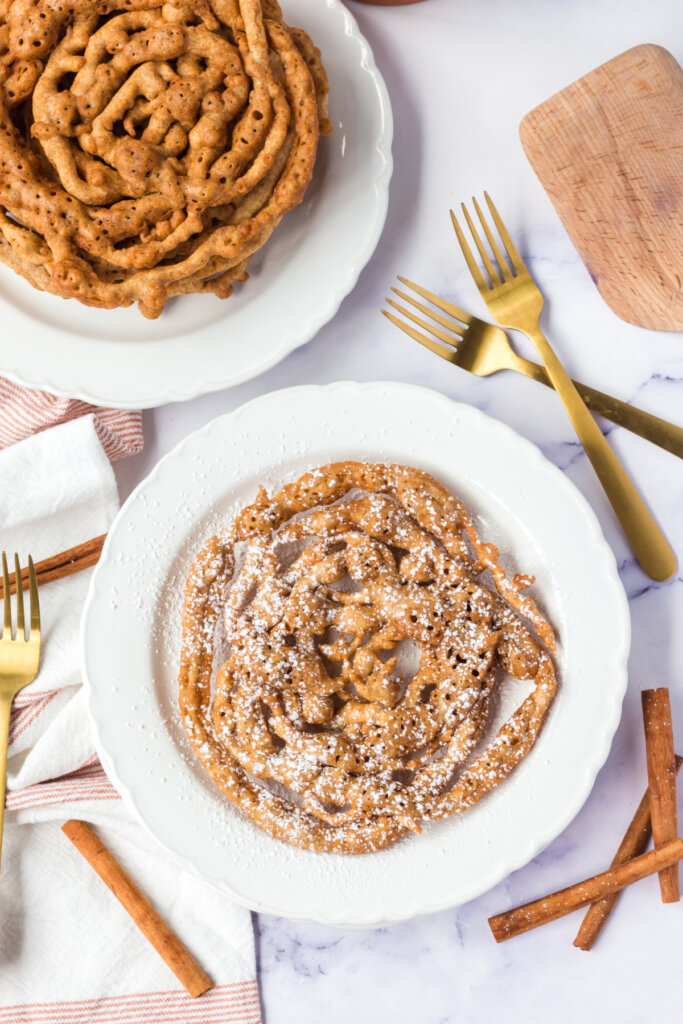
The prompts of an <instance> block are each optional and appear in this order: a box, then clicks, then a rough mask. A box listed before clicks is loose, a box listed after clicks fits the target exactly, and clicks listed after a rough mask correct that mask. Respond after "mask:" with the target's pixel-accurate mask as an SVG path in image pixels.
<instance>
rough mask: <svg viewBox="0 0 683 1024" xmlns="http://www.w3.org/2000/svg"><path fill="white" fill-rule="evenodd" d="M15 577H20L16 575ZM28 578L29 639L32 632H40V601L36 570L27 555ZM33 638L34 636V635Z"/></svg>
mask: <svg viewBox="0 0 683 1024" xmlns="http://www.w3.org/2000/svg"><path fill="white" fill-rule="evenodd" d="M17 579H20V577H19V576H17ZM28 579H29V592H30V595H31V627H30V630H29V639H30V638H31V636H32V634H33V633H34V632H38V633H40V603H39V601H38V580H37V579H36V570H35V566H34V564H33V559H32V558H31V556H30V555H29V556H28ZM34 639H35V637H34Z"/></svg>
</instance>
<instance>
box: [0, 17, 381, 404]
mask: <svg viewBox="0 0 683 1024" xmlns="http://www.w3.org/2000/svg"><path fill="white" fill-rule="evenodd" d="M324 3H325V6H326V7H327V9H328V10H329V11H330V12H333V13H337V14H339V15H340V16H341V17H342V19H343V21H344V34H345V35H346V36H348V37H350V38H351V39H353V40H355V41H356V42H357V44H358V46H359V48H360V60H359V64H358V67H359V68H361V69H362V70H364V71H367V72H368V73H369V74H370V76H371V78H372V80H373V82H374V84H375V87H376V90H377V97H378V104H379V106H378V109H379V111H380V120H381V124H382V131H381V134H380V136H379V137H378V139H377V141H376V145H375V148H374V150H373V154H374V155H375V156H377V157H379V160H378V161H377V164H378V167H377V172H376V174H375V175H374V177H373V178H372V186H373V189H374V194H375V199H376V205H375V218H374V224H373V226H372V230H371V231H370V233H369V235H368V236H367V242H366V244H365V246H364V248H363V249H362V251H359V252H358V254H357V255H356V257H355V259H354V261H353V262H352V263H351V264H350V265H349V267H348V273H347V274H346V276H345V277H344V278H343V279H342V278H341V277H340V278H339V280H338V283H337V285H336V287H332V288H331V289H330V293H329V301H328V302H327V303H326V305H325V307H324V308H323V309H320V310H319V311H318V314H317V316H311V317H309V319H308V320H304V325H303V326H299V327H298V329H294V330H293V331H292V332H291V333H290V334H289V336H286V337H285V340H284V342H281V344H279V345H278V346H276V347H274V348H273V349H272V350H270V352H269V353H268V355H267V356H266V357H265V358H264V359H262V360H261V362H259V363H258V364H256V365H254V366H252V367H251V368H250V369H245V370H243V371H242V372H241V373H232V374H228V375H221V376H220V377H211V376H210V375H209V376H204V378H203V379H202V380H201V381H200V382H196V383H195V384H193V385H191V386H190V387H183V386H182V382H177V383H176V384H175V386H174V387H173V388H172V389H169V388H166V389H165V390H164V391H163V392H157V393H155V394H154V395H151V396H148V397H147V398H143V399H141V398H139V397H138V398H129V399H125V398H124V399H121V398H116V397H112V396H111V395H106V394H98V393H97V389H93V388H90V387H89V386H88V385H85V386H84V385H82V384H78V385H73V386H72V385H60V384H54V383H52V382H51V381H50V380H48V379H46V378H45V376H44V374H45V371H42V374H43V375H41V371H40V369H36V372H35V373H31V372H30V371H28V372H26V371H24V370H22V369H19V370H17V369H16V367H12V368H10V369H7V368H2V370H1V372H2V375H3V376H4V377H7V379H8V380H10V381H12V382H13V383H15V384H18V385H20V386H22V387H27V388H30V389H31V390H39V391H47V392H48V393H49V394H51V395H55V396H57V397H58V398H71V399H77V400H79V401H83V402H88V403H89V404H92V405H97V406H102V407H105V408H111V409H153V408H158V407H159V406H160V405H166V404H168V403H170V402H186V401H190V400H191V399H193V398H198V397H200V396H201V395H205V394H211V393H212V392H215V391H222V390H224V389H226V388H231V387H237V386H238V385H240V384H244V383H246V382H247V381H250V380H253V379H254V378H256V377H259V376H261V375H262V374H264V373H266V372H267V371H268V370H270V369H272V368H273V367H274V366H277V364H278V363H280V362H282V360H283V359H285V358H286V357H287V356H289V355H291V354H292V352H295V351H296V350H297V349H299V348H301V347H302V346H303V345H306V344H307V343H308V342H310V341H312V340H313V339H314V338H315V336H316V335H317V334H318V332H319V331H320V330H321V329H322V328H323V327H324V326H325V325H326V324H328V323H329V322H330V320H332V318H333V317H334V316H335V314H336V313H337V311H338V310H339V307H340V306H341V304H342V302H343V301H344V299H345V298H346V297H347V296H348V295H349V294H350V293H351V292H352V291H353V289H354V288H355V287H356V285H357V283H358V280H359V278H360V275H361V274H362V272H363V270H364V269H365V267H366V266H367V264H368V263H369V261H370V259H371V258H372V255H373V253H374V252H375V249H376V248H377V245H378V244H379V240H380V238H381V236H382V232H383V230H384V225H385V223H386V219H387V213H388V209H389V185H390V183H391V179H392V175H393V169H394V161H393V153H392V145H393V135H394V119H393V111H392V107H391V100H390V97H389V91H388V89H387V85H386V82H385V81H384V77H383V75H382V73H381V72H380V70H379V68H378V67H377V62H376V61H375V56H374V53H373V50H372V47H371V45H370V43H369V41H368V40H367V39H366V37H365V36H364V34H363V33H362V32H361V29H360V26H359V24H358V21H357V19H356V18H355V16H354V15H353V13H352V12H351V11H350V10H349V9H348V7H346V5H345V4H344V3H343V2H342V0H324ZM368 184H370V180H369V181H368ZM55 298H58V297H57V296H55ZM63 301H68V300H63ZM74 301H75V300H74ZM101 312H102V313H103V314H104V313H106V310H101ZM25 319H26V317H25V314H23V313H20V314H19V324H20V323H21V322H23V321H24V320H25ZM35 329H36V330H37V331H40V330H41V329H42V327H41V325H40V323H36V327H35ZM49 329H50V332H51V333H52V335H53V340H54V342H55V344H57V343H59V341H60V340H61V339H64V338H67V339H68V338H70V337H71V335H70V334H69V332H68V331H65V330H64V329H63V328H62V327H50V328H49ZM161 343H162V344H163V339H161ZM68 372H69V373H71V372H73V370H72V369H71V370H69V371H68ZM48 373H49V375H50V376H51V375H52V373H51V371H48Z"/></svg>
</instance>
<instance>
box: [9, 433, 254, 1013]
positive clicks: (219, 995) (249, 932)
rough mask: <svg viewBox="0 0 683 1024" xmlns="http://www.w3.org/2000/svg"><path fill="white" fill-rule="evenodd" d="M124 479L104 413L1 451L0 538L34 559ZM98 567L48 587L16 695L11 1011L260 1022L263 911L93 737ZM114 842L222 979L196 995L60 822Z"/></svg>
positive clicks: (113, 505) (112, 504)
mask: <svg viewBox="0 0 683 1024" xmlns="http://www.w3.org/2000/svg"><path fill="white" fill-rule="evenodd" d="M117 508H118V499H117V494H116V483H115V480H114V474H113V472H112V469H111V466H110V463H109V460H108V458H107V456H106V455H105V453H104V451H103V449H102V445H101V444H100V441H99V440H98V436H97V432H96V429H95V425H94V422H93V417H92V416H84V417H81V418H80V419H77V420H73V421H72V422H69V423H65V424H63V425H61V426H58V427H53V428H51V429H49V430H46V431H44V432H43V433H40V434H37V435H35V436H34V437H31V438H29V439H27V440H25V441H21V442H19V443H18V444H16V445H14V446H12V447H11V448H8V449H7V450H6V451H4V452H0V547H1V548H3V549H4V550H5V551H7V552H8V553H10V554H11V555H13V553H14V551H17V552H18V554H19V556H20V559H21V562H22V565H23V564H26V560H27V556H28V554H29V553H30V554H31V555H32V556H33V557H34V560H38V559H40V558H44V557H46V556H48V555H51V554H56V553H57V552H59V551H63V550H64V549H66V548H69V547H72V546H74V545H76V544H79V543H81V542H83V541H85V540H89V539H90V538H91V537H96V536H98V535H99V534H102V533H105V532H106V531H107V529H108V528H109V526H110V524H111V521H112V519H113V517H114V515H115V514H116V511H117ZM91 572H92V570H86V571H85V572H81V573H78V574H76V575H74V576H71V577H68V578H66V579H64V580H60V581H58V582H53V583H48V584H46V585H45V586H43V587H41V589H40V609H41V620H42V643H43V647H42V654H41V666H40V672H39V674H38V676H37V678H36V680H35V681H34V682H33V683H32V684H31V685H30V686H29V687H27V688H26V689H25V690H23V691H22V692H21V693H20V694H19V695H18V697H17V698H16V700H15V708H14V710H13V714H12V722H11V726H10V740H11V744H10V747H9V759H8V794H7V801H6V808H7V809H6V812H5V835H4V842H3V855H2V867H1V869H0V1021H2V1022H3V1024H19V1022H22V1024H27V1022H36V1024H37V1022H40V1024H53V1022H54V1024H57V1022H59V1024H105V1022H112V1024H113V1022H116V1024H140V1022H141V1021H144V1024H154V1022H157V1021H158V1022H162V1021H163V1022H164V1024H170V1022H173V1024H200V1022H201V1024H211V1022H214V1021H216V1022H217V1021H221V1022H224V1021H229V1022H230V1024H258V1022H260V1020H261V1015H260V1008H259V997H258V988H257V982H256V965H255V956H254V937H253V929H252V923H251V916H250V914H249V912H248V911H247V910H244V909H242V908H239V907H236V906H235V905H234V904H232V903H231V902H230V901H229V900H228V899H226V898H225V897H224V896H223V895H222V894H221V893H220V892H218V891H217V890H216V889H214V888H213V887H211V886H210V885H208V884H207V883H205V882H203V881H202V880H201V879H199V878H197V877H195V876H194V875H193V874H191V873H189V872H187V871H184V870H183V869H182V868H180V867H178V866H177V865H176V864H175V862H174V861H172V859H171V858H170V857H168V856H167V855H166V854H165V853H164V851H163V850H162V849H161V848H160V847H159V846H158V844H156V842H155V841H154V840H153V839H152V838H151V837H150V836H148V834H147V833H146V831H145V830H144V829H143V828H142V827H141V826H140V825H139V824H137V822H134V821H133V819H132V817H131V816H130V814H129V813H128V812H127V810H126V809H125V808H124V806H123V804H122V801H121V800H120V798H119V796H118V794H117V792H116V790H115V789H114V787H113V786H112V785H111V783H110V782H109V780H108V779H107V776H106V775H105V773H104V770H103V769H102V766H101V765H100V763H99V760H98V758H97V755H96V754H95V750H94V743H93V739H92V735H91V730H90V723H89V719H88V715H87V710H86V706H85V700H84V692H83V687H82V685H81V676H80V665H79V624H80V616H81V612H82V610H83V604H84V601H85V596H86V592H87V588H88V582H89V578H90V575H91ZM68 818H81V819H83V820H85V821H88V822H90V823H92V824H94V825H95V827H96V828H97V830H98V832H99V834H100V836H101V838H102V840H103V841H104V843H105V844H106V845H107V846H108V847H109V848H110V849H111V851H112V853H113V854H114V856H115V857H117V858H118V859H119V861H120V862H121V864H122V865H123V867H124V868H125V869H126V870H127V871H128V873H129V874H130V875H131V876H132V878H133V880H134V881H135V882H136V883H137V884H138V885H139V886H140V888H141V889H142V890H143V892H144V893H145V894H146V895H147V896H148V897H149V898H150V899H151V901H152V903H153V904H154V905H155V906H156V908H157V909H158V910H159V912H160V913H161V914H162V916H163V917H164V918H165V919H166V920H167V921H168V923H169V924H170V926H171V927H172V928H173V929H174V930H175V931H176V933H177V934H178V936H179V938H180V939H181V941H182V942H183V943H184V944H185V945H186V946H187V947H188V949H189V950H190V952H191V953H192V954H193V955H194V956H195V958H196V959H197V960H198V961H199V963H200V964H201V966H202V967H203V968H204V969H205V970H206V971H207V973H208V974H209V976H210V977H211V978H212V980H213V981H214V982H215V988H213V989H211V990H210V991H209V992H207V993H205V994H204V995H203V996H200V997H199V999H192V998H191V997H190V996H189V995H187V993H186V992H185V990H184V989H183V988H182V986H181V985H180V982H178V981H177V979H176V978H175V976H174V975H173V974H172V973H171V972H170V970H169V968H168V967H167V966H166V965H165V964H164V963H163V961H162V960H161V959H160V958H159V957H158V955H157V954H156V952H155V951H154V950H153V949H152V947H151V946H150V945H149V944H148V942H147V941H146V939H145V938H144V937H143V936H142V935H141V933H140V932H139V931H138V930H137V928H136V927H135V925H134V924H133V923H132V921H131V919H130V918H129V917H128V915H127V914H126V912H125V911H124V910H123V909H122V908H121V906H120V905H119V903H118V902H117V901H116V899H115V898H114V897H113V896H112V894H111V893H110V892H109V890H108V889H107V888H106V886H105V885H104V883H103V882H102V881H101V880H100V879H99V878H98V876H97V875H96V874H95V872H94V871H93V869H92V868H91V867H90V865H89V864H88V863H87V862H86V861H85V860H84V859H83V857H82V856H81V855H80V854H79V853H78V852H77V850H76V849H75V847H74V846H72V844H71V843H70V842H69V841H68V840H67V838H66V837H65V836H64V834H63V833H62V831H61V828H60V826H61V825H62V824H63V823H64V822H65V821H66V820H67V819H68Z"/></svg>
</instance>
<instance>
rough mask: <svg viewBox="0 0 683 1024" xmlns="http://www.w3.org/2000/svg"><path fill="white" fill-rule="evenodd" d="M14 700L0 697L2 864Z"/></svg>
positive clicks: (0, 829)
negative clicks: (8, 756) (8, 753)
mask: <svg viewBox="0 0 683 1024" xmlns="http://www.w3.org/2000/svg"><path fill="white" fill-rule="evenodd" d="M11 709H12V698H11V697H8V696H6V695H4V694H3V695H2V696H0V862H2V829H3V825H4V822H5V789H6V786H7V747H8V746H9V718H10V711H11Z"/></svg>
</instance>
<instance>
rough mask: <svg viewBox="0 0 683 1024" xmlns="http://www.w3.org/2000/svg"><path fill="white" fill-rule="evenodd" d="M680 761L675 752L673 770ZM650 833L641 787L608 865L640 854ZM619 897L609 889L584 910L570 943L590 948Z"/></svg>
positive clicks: (647, 803) (647, 799)
mask: <svg viewBox="0 0 683 1024" xmlns="http://www.w3.org/2000/svg"><path fill="white" fill-rule="evenodd" d="M682 764H683V757H679V756H678V755H676V771H678V770H679V769H680V767H681V765H682ZM651 835H652V821H651V818H650V793H649V790H645V794H644V796H643V799H642V800H641V801H640V803H639V804H638V809H637V810H636V813H635V814H634V815H633V818H632V820H631V824H630V825H629V827H628V828H627V830H626V833H625V834H624V838H623V839H622V841H621V844H620V846H619V849H618V850H617V852H616V854H615V855H614V860H613V861H612V863H611V865H610V867H613V868H615V867H617V866H618V865H619V864H623V863H624V862H625V861H627V860H630V859H631V858H632V857H637V856H638V855H639V854H641V853H644V852H645V850H646V848H647V844H648V842H649V841H650V836H651ZM618 899H619V893H618V892H613V893H611V894H610V895H609V896H605V897H604V898H603V899H601V900H598V902H597V903H593V904H592V906H590V907H589V908H588V910H587V911H586V916H585V917H584V919H583V921H582V923H581V927H580V928H579V930H578V932H577V935H576V938H575V939H574V945H575V946H578V948H579V949H585V950H589V949H592V948H593V945H594V943H595V940H596V939H597V937H598V935H599V934H600V932H601V931H602V929H603V927H604V925H605V922H606V921H607V918H608V917H609V915H610V914H611V913H612V909H613V907H614V904H615V903H616V902H617V900H618Z"/></svg>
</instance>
